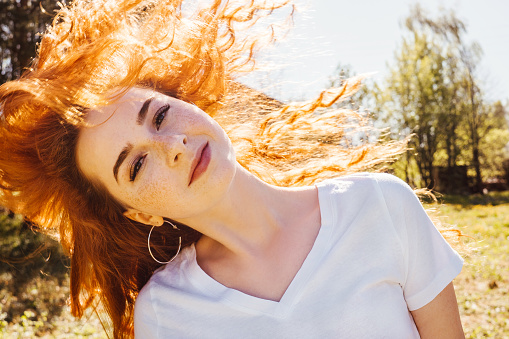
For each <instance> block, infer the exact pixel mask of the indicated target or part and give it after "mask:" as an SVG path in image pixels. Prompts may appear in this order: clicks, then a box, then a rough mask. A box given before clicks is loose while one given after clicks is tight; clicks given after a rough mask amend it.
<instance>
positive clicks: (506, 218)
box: [0, 0, 509, 338]
mask: <svg viewBox="0 0 509 339" xmlns="http://www.w3.org/2000/svg"><path fill="white" fill-rule="evenodd" d="M297 4H298V5H299V6H298V11H297V12H296V14H295V17H294V28H293V29H292V30H291V31H290V32H289V33H288V35H287V36H286V38H285V39H284V40H283V41H282V42H279V43H277V44H276V45H275V46H273V47H271V48H269V49H267V50H266V51H263V52H262V54H261V55H260V58H259V60H260V61H261V62H260V65H261V67H260V70H259V71H257V72H255V73H253V74H250V75H249V76H245V77H242V78H240V81H241V82H242V83H244V84H246V85H248V86H249V87H251V88H254V89H255V90H257V91H260V92H263V93H265V94H266V95H267V96H268V97H270V98H273V99H276V100H278V101H281V102H284V103H288V102H291V101H301V100H309V99H313V98H315V97H316V96H317V95H318V94H319V93H320V91H321V90H323V89H325V88H328V87H330V86H340V85H341V84H342V83H343V82H344V81H348V80H347V79H348V78H350V77H352V76H355V75H366V76H367V78H366V79H365V81H364V83H365V86H364V87H363V89H362V90H361V91H360V92H358V93H357V94H356V95H355V97H354V98H352V100H350V101H348V102H344V103H342V104H341V105H343V106H344V107H348V108H354V109H357V110H359V112H361V113H362V114H365V115H366V116H367V117H369V119H370V120H371V123H372V125H373V126H376V127H377V128H379V129H380V131H381V132H380V134H379V135H376V136H375V137H379V138H382V139H384V140H388V139H392V140H394V139H398V140H399V139H403V138H407V137H409V136H411V138H410V139H409V140H410V142H409V151H408V152H406V153H405V154H403V155H402V156H401V157H400V159H399V160H397V161H396V162H395V163H394V164H392V165H391V167H390V168H389V169H388V170H389V171H391V172H392V173H394V174H396V175H397V176H399V177H400V178H402V179H403V180H405V181H406V182H408V183H409V184H410V185H411V186H412V187H414V188H429V189H433V190H434V191H436V192H439V193H440V195H438V197H439V201H438V203H436V202H431V201H430V202H427V203H426V204H425V205H426V207H427V208H429V209H432V210H434V212H433V214H436V215H439V216H442V220H443V222H444V224H448V225H450V226H452V227H455V228H457V229H460V230H461V231H462V232H463V233H465V234H466V235H468V236H469V237H470V238H469V240H467V241H466V243H467V244H466V245H465V246H466V247H465V248H464V249H463V250H462V249H461V248H460V250H461V251H463V253H464V254H465V256H466V265H465V268H464V269H463V271H462V273H461V274H460V276H459V277H458V278H457V279H456V280H455V286H456V290H457V295H458V303H459V307H460V312H461V317H462V321H463V324H464V327H465V334H466V336H467V338H489V337H493V338H509V192H508V189H509V146H508V143H509V126H508V120H507V119H508V110H509V67H507V60H508V58H507V55H509V22H508V21H507V19H506V17H507V13H509V2H508V1H503V0H485V1H482V2H481V1H473V0H468V1H467V0H454V1H453V0H421V1H411V0H384V1H379V0H358V1H350V2H346V1H330V0H329V1H326V0H314V1H308V2H304V1H299V2H297ZM41 7H42V8H44V9H45V12H43V11H41ZM56 8H58V3H57V1H50V0H37V1H36V0H0V60H1V64H0V83H3V82H5V81H9V80H12V79H15V78H17V77H19V75H20V74H21V72H22V70H23V68H24V67H26V66H28V64H29V63H30V60H31V58H33V56H34V55H35V48H36V47H35V46H36V43H37V42H38V41H39V35H38V33H39V32H42V31H43V30H44V27H45V26H46V24H47V23H48V22H50V21H51V20H52V16H51V13H53V12H54V10H55V9H56ZM282 17H283V16H282ZM369 139H370V138H369V137H368V138H364V137H363V136H358V137H357V142H363V140H364V141H365V140H368V141H369ZM354 142H355V140H354ZM41 245H44V246H45V247H46V248H45V249H44V250H42V251H41V252H40V253H38V252H37V251H36V250H37V249H38V248H39V247H40V246H41ZM468 246H470V247H471V249H470V250H467V247H468ZM34 253H36V254H34ZM32 254H33V255H32ZM27 256H28V257H27ZM68 266H69V261H68V259H67V258H66V257H65V255H63V253H62V252H61V250H60V248H59V246H58V244H57V243H55V242H54V241H52V240H51V239H48V238H47V237H44V236H42V235H39V234H37V233H35V232H34V231H33V230H32V229H31V228H30V227H29V226H28V225H27V224H26V223H25V222H24V221H23V218H22V217H21V216H19V215H14V214H12V213H10V212H9V211H7V210H2V209H0V337H5V338H31V337H48V338H53V337H57V338H68V337H72V338H74V337H90V338H93V337H94V338H95V337H104V336H105V335H104V334H103V330H102V327H101V323H100V321H99V319H98V318H97V316H96V315H94V314H89V315H87V316H85V317H84V318H83V319H81V320H75V319H73V318H72V317H71V316H70V313H69V309H68V306H67V298H68V295H69V282H68V280H69V278H68V274H69V273H68Z"/></svg>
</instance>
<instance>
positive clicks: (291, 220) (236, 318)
mask: <svg viewBox="0 0 509 339" xmlns="http://www.w3.org/2000/svg"><path fill="white" fill-rule="evenodd" d="M284 7H290V8H291V4H289V3H287V2H284V3H279V4H274V3H270V4H267V3H258V2H254V1H253V2H250V3H248V4H242V3H230V2H221V1H215V2H213V3H212V4H210V6H207V7H205V6H204V7H196V8H191V7H190V5H186V4H182V3H181V2H180V1H175V2H172V3H168V2H158V1H150V2H148V1H122V2H118V1H108V0H103V1H94V2H91V1H76V2H74V3H73V4H72V5H71V6H70V7H69V8H63V9H62V10H61V11H60V12H59V13H58V14H57V17H56V19H55V21H54V23H53V25H52V26H51V27H50V28H49V29H48V31H47V32H46V33H45V34H44V36H43V39H42V42H41V45H40V47H39V51H38V59H36V61H35V62H34V66H33V68H31V69H29V70H28V71H27V72H26V73H25V74H24V75H23V76H22V77H21V78H20V79H19V80H17V81H13V82H9V83H6V84H4V85H2V86H1V87H0V101H1V102H2V112H3V114H2V120H1V127H0V140H1V145H0V146H1V147H2V154H1V156H0V174H1V179H0V182H1V188H2V191H1V192H2V193H1V199H2V203H3V204H5V205H6V206H8V207H9V208H11V209H13V210H15V211H16V212H20V213H23V214H24V215H25V216H26V217H27V219H29V220H30V221H32V222H34V223H36V224H38V225H40V226H41V227H42V228H43V229H44V230H46V231H47V232H48V233H51V232H52V231H55V230H56V231H58V236H59V238H60V241H61V243H62V245H63V247H64V248H65V249H66V250H68V252H69V255H70V256H71V307H72V312H73V314H74V315H76V316H81V315H82V314H83V311H84V310H85V309H86V308H87V307H89V306H92V305H95V303H96V302H97V301H99V302H101V303H102V304H103V305H104V307H105V309H106V310H107V312H108V314H109V316H110V317H111V320H112V324H113V334H114V336H115V337H127V336H131V335H132V334H133V333H134V334H135V335H136V337H140V338H144V337H195V338H203V337H212V338H216V337H269V336H270V337H303V338H304V337H314V336H321V337H379V336H387V337H396V338H397V337H401V338H403V337H405V338H408V337H418V336H419V335H420V336H421V337H434V338H437V337H444V338H445V337H447V338H454V337H458V338H459V337H463V332H462V328H461V323H460V320H459V315H458V309H457V305H456V299H455V295H454V289H453V287H452V283H451V281H452V279H453V278H454V277H455V276H456V275H457V274H458V273H459V271H460V270H461V265H462V260H461V258H460V257H459V256H458V255H457V254H456V253H455V252H454V251H453V250H452V249H451V248H450V247H449V245H448V244H447V243H446V242H445V240H444V239H443V237H442V236H441V235H440V233H439V232H438V231H437V230H436V229H435V227H434V226H433V224H432V223H431V222H430V220H429V218H428V217H427V216H426V213H425V212H424V211H423V209H422V206H421V205H420V203H419V201H418V200H417V198H416V197H415V195H414V194H413V193H412V191H411V190H409V188H408V187H407V186H406V185H405V184H404V183H402V182H401V181H399V180H398V179H395V178H394V177H392V176H389V175H382V174H354V175H350V176H343V177H340V178H337V179H331V180H325V181H322V182H318V183H316V184H315V185H311V184H313V183H315V182H317V181H318V179H321V178H327V177H337V176H338V173H341V174H348V173H355V172H358V171H360V170H362V169H364V168H372V167H374V166H376V165H377V164H381V163H383V162H385V161H386V160H388V159H391V158H392V157H393V156H394V155H396V154H398V153H399V152H401V150H402V148H403V145H402V144H401V143H399V144H398V143H394V144H369V145H362V146H358V147H352V146H351V145H349V144H348V140H350V139H349V136H348V131H349V130H352V122H353V121H356V123H357V124H358V125H357V128H355V129H354V132H356V133H357V131H358V130H360V129H361V128H363V130H365V126H362V118H360V117H358V116H357V115H356V114H354V113H353V112H348V111H345V110H335V111H332V110H331V111H323V112H320V109H322V108H325V107H330V106H331V105H333V104H334V103H335V102H338V101H340V100H342V99H344V98H346V97H347V96H348V95H349V94H351V93H353V92H354V91H355V89H356V88H357V86H358V80H352V81H349V82H347V83H346V84H345V85H344V86H343V87H342V88H339V89H331V90H329V91H326V92H324V93H322V95H321V96H320V97H319V98H318V99H317V100H315V101H312V102H309V103H305V104H302V105H300V106H286V107H283V108H281V109H278V110H274V111H273V112H272V113H268V114H265V115H263V116H261V117H255V116H252V117H250V121H255V123H256V124H257V125H258V128H257V129H253V128H243V129H241V128H237V127H238V126H237V125H238V118H237V115H238V114H240V113H242V112H238V110H239V107H238V105H237V107H236V102H235V95H237V96H238V95H239V92H241V90H239V87H238V86H237V85H236V84H235V83H234V82H232V79H234V77H235V76H236V75H238V74H240V72H242V71H245V70H246V69H247V70H249V69H250V67H252V65H253V62H254V56H253V55H254V54H253V52H254V51H255V50H257V49H258V48H259V47H260V46H262V45H263V44H265V43H267V41H270V40H273V39H274V37H275V36H276V35H275V33H274V29H273V28H274V27H273V26H271V25H270V24H269V23H266V22H265V21H264V20H263V19H264V18H265V17H268V16H269V15H270V14H271V13H272V12H273V11H274V10H276V9H279V8H284ZM257 25H262V26H264V25H268V26H266V27H268V30H267V32H268V35H267V36H268V38H269V40H264V37H266V36H265V35H263V34H262V33H258V32H259V31H257V30H256V32H257V33H256V34H253V33H252V32H253V31H255V29H256V27H257ZM264 27H265V26H264ZM240 95H242V92H241V94H240ZM240 109H241V108H240ZM317 113H319V114H317ZM212 114H217V115H216V116H217V120H218V121H220V122H221V124H222V125H223V126H224V128H225V129H227V132H228V133H226V132H225V131H224V129H223V128H222V127H220V125H219V124H218V123H217V122H216V121H215V120H214V119H212V118H211V117H210V115H212ZM310 185H311V186H310ZM133 324H134V326H133Z"/></svg>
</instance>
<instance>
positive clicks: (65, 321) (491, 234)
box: [0, 193, 509, 338]
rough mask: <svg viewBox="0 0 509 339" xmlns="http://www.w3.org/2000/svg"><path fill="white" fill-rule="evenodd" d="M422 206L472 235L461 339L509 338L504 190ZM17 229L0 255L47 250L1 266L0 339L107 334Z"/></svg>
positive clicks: (2, 231) (507, 201) (48, 256)
mask: <svg viewBox="0 0 509 339" xmlns="http://www.w3.org/2000/svg"><path fill="white" fill-rule="evenodd" d="M426 207H427V208H430V209H434V210H435V212H434V214H438V215H439V216H441V219H442V220H443V222H444V223H447V224H449V225H452V226H454V227H456V228H458V229H460V230H461V231H462V232H463V233H465V234H466V235H468V236H470V237H471V238H466V241H465V243H466V244H465V250H464V251H465V253H466V252H468V251H469V252H470V254H467V256H466V261H465V262H466V265H465V267H464V268H463V271H462V273H461V274H460V275H459V276H458V278H456V280H455V287H456V293H457V295H458V303H459V307H460V312H461V318H462V321H463V326H464V329H465V334H466V337H467V338H490V337H491V338H509V193H498V194H490V195H487V196H470V197H459V196H448V197H444V198H443V199H442V202H441V203H439V204H427V205H426ZM20 224H21V219H20V218H19V217H16V216H15V217H14V218H10V217H8V216H7V214H5V213H3V214H0V257H1V258H15V257H21V256H24V255H28V254H30V253H33V251H34V250H35V249H36V248H37V247H38V244H41V243H47V245H48V246H49V248H48V249H46V250H44V251H43V252H42V253H41V254H40V255H37V256H35V257H34V258H33V259H30V260H25V261H23V262H22V263H15V262H11V263H10V264H6V263H0V301H1V302H0V337H1V338H32V337H34V336H36V337H47V338H55V337H56V338H103V337H105V335H104V334H103V330H102V327H101V325H100V322H99V320H98V318H97V317H96V316H95V315H94V314H91V315H89V316H88V317H86V318H85V319H81V320H74V319H73V318H72V316H70V314H69V308H68V306H67V297H68V294H69V284H68V269H67V266H68V261H67V259H66V258H65V256H63V255H62V253H61V252H60V250H59V249H58V245H57V244H56V243H54V242H52V241H50V240H48V239H45V238H43V237H42V236H40V235H37V234H34V233H33V232H32V231H31V230H29V229H27V228H22V227H20ZM468 248H470V250H468Z"/></svg>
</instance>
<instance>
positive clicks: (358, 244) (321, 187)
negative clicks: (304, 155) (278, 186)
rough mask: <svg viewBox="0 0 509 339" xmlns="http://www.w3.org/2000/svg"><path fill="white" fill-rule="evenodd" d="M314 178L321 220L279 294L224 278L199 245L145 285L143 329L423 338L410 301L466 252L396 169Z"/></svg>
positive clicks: (448, 273) (440, 285) (158, 333)
mask: <svg viewBox="0 0 509 339" xmlns="http://www.w3.org/2000/svg"><path fill="white" fill-rule="evenodd" d="M316 186H317V187H318V192H319V204H320V211H321V217H322V225H321V229H320V232H319V234H318V236H317V239H316V241H315V244H314V246H313V248H312V250H311V252H310V253H309V255H308V256H307V258H306V260H305V261H304V263H303V265H302V267H301V269H300V270H299V272H298V273H297V275H296V276H295V278H294V280H293V281H292V283H291V284H290V286H289V288H288V290H287V291H286V292H285V294H284V296H283V298H282V299H281V300H280V301H279V302H274V301H270V300H265V299H260V298H256V297H253V296H250V295H247V294H244V293H241V292H239V291H237V290H233V289H229V288H227V287H225V286H223V285H221V284H220V283H218V282H217V281H215V280H214V279H212V278H211V277H210V276H208V275H207V274H206V273H205V272H204V271H203V270H202V269H201V268H200V267H199V266H198V264H197V262H196V253H195V249H194V246H191V247H188V248H186V249H185V250H183V251H182V253H181V254H180V255H179V256H178V257H177V258H176V259H175V260H174V261H173V262H171V263H170V264H168V265H166V266H165V267H164V268H161V269H159V270H158V271H157V272H156V273H154V275H153V276H152V277H151V279H150V280H149V282H148V283H147V284H146V285H145V286H144V287H143V289H142V290H141V292H140V294H139V296H138V299H137V300H136V305H135V314H134V329H135V335H136V338H137V339H142V338H418V337H419V334H418V332H417V329H416V327H415V324H414V322H413V319H412V316H411V314H410V312H409V310H415V309H418V308H421V307H422V306H424V305H426V304H427V303H429V302H430V301H432V300H433V299H434V298H435V296H436V295H438V293H440V292H441V291H442V290H443V289H444V287H446V286H447V285H448V284H449V283H450V282H451V281H452V279H453V278H454V277H455V276H456V275H457V274H458V273H459V272H460V271H461V267H462V264H463V260H462V259H461V257H460V256H459V255H458V254H457V253H456V252H455V251H454V250H453V249H451V247H450V246H449V245H448V244H447V242H446V241H445V240H444V239H443V237H442V236H441V235H440V233H439V232H438V231H437V230H436V228H435V227H434V225H433V224H432V222H431V221H430V220H429V218H428V216H427V215H426V213H425V211H424V210H423V208H422V206H421V204H420V202H419V200H418V199H417V197H416V196H415V195H414V193H413V192H412V190H411V189H410V188H409V187H408V186H407V185H406V184H405V183H404V182H403V181H401V180H399V179H397V178H396V177H394V176H391V175H387V174H366V173H363V174H357V175H352V176H346V177H342V178H338V179H333V180H326V181H324V182H322V183H320V184H317V185H316Z"/></svg>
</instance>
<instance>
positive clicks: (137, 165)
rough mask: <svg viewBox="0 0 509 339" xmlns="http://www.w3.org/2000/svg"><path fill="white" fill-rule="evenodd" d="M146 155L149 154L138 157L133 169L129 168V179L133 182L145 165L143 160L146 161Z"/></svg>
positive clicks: (132, 166)
mask: <svg viewBox="0 0 509 339" xmlns="http://www.w3.org/2000/svg"><path fill="white" fill-rule="evenodd" d="M146 157H147V155H146V154H145V155H144V156H142V157H139V158H137V159H136V160H135V161H134V163H133V164H132V165H131V169H130V170H129V181H131V182H132V181H134V180H135V179H136V176H137V175H138V172H139V171H140V169H141V166H143V162H144V161H145V158H146Z"/></svg>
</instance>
